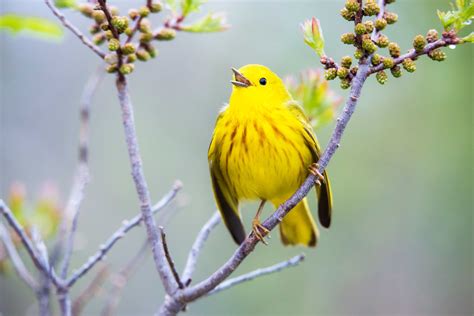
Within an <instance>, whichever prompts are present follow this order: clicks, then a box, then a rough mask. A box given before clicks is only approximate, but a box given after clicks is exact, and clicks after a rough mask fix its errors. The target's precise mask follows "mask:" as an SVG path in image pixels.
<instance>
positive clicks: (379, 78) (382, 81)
mask: <svg viewBox="0 0 474 316" xmlns="http://www.w3.org/2000/svg"><path fill="white" fill-rule="evenodd" d="M375 78H377V81H378V82H379V83H380V84H385V83H386V82H387V80H388V76H387V74H386V73H385V71H383V70H382V71H379V72H377V74H376V75H375Z"/></svg>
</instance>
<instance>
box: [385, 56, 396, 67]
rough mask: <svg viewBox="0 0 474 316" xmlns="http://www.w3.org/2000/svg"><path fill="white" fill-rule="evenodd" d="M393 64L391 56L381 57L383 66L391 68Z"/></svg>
mask: <svg viewBox="0 0 474 316" xmlns="http://www.w3.org/2000/svg"><path fill="white" fill-rule="evenodd" d="M394 65H395V62H394V61H393V58H392V57H385V58H384V59H383V66H384V67H385V68H392V67H393V66H394Z"/></svg>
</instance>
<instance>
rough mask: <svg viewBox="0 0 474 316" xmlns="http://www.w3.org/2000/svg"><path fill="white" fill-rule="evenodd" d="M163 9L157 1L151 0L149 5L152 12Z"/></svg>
mask: <svg viewBox="0 0 474 316" xmlns="http://www.w3.org/2000/svg"><path fill="white" fill-rule="evenodd" d="M162 9H163V6H162V5H161V3H159V2H153V3H152V4H151V7H150V11H151V12H152V13H158V12H160V11H161V10H162Z"/></svg>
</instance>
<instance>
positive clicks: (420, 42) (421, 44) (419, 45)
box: [413, 35, 426, 53]
mask: <svg viewBox="0 0 474 316" xmlns="http://www.w3.org/2000/svg"><path fill="white" fill-rule="evenodd" d="M425 45H426V40H425V38H424V37H423V35H417V36H415V38H414V39H413V47H414V48H415V50H416V51H417V52H418V53H419V52H422V51H423V48H425Z"/></svg>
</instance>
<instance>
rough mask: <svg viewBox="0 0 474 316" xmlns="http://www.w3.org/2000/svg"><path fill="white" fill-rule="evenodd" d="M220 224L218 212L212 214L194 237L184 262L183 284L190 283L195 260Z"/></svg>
mask: <svg viewBox="0 0 474 316" xmlns="http://www.w3.org/2000/svg"><path fill="white" fill-rule="evenodd" d="M220 222H221V216H220V214H219V211H216V212H214V214H213V215H212V216H211V218H210V219H209V220H208V221H207V222H206V224H204V226H203V227H202V228H201V231H200V232H199V234H198V235H197V237H196V240H195V241H194V244H193V246H192V247H191V250H190V251H189V255H188V260H187V261H186V265H185V268H184V270H183V274H182V278H181V281H182V283H184V284H190V283H191V277H192V275H193V273H194V270H195V269H196V264H197V260H198V257H199V254H200V253H201V250H202V248H203V247H204V244H205V242H206V240H207V238H208V237H209V234H210V233H211V231H212V230H213V229H214V228H215V227H216V226H217V225H218V224H219V223H220Z"/></svg>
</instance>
